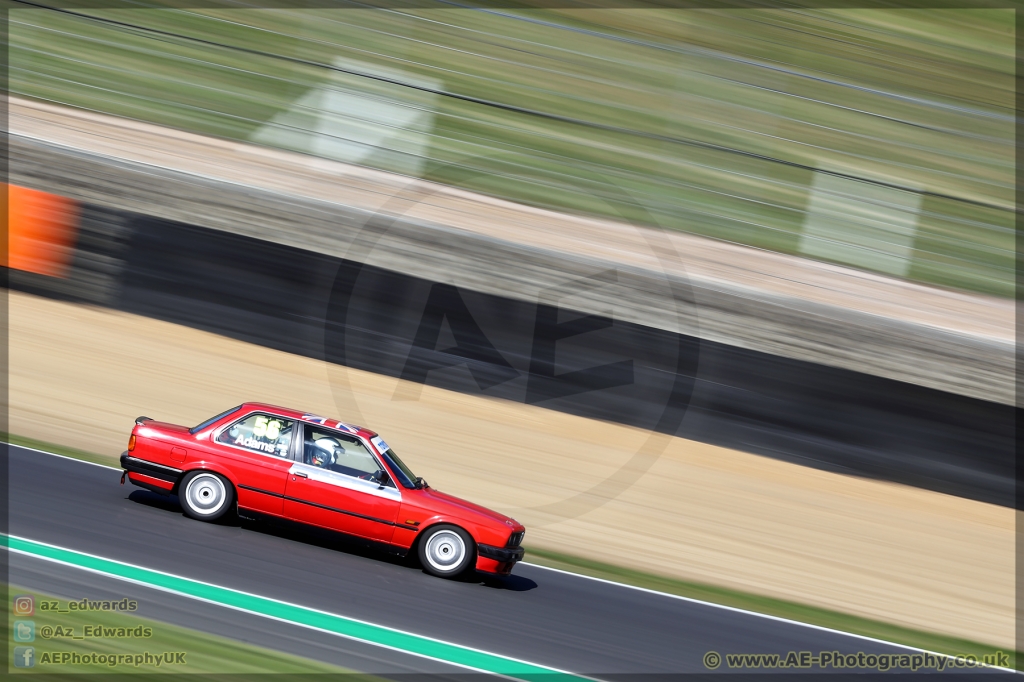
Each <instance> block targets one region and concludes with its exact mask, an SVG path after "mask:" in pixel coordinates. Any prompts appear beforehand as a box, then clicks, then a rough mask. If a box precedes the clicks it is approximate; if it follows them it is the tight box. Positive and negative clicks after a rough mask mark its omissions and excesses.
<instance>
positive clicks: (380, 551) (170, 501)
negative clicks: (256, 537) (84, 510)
mask: <svg viewBox="0 0 1024 682" xmlns="http://www.w3.org/2000/svg"><path fill="white" fill-rule="evenodd" d="M128 499H129V500H130V501H132V502H135V503H136V504H141V505H145V506H147V507H150V508H153V509H159V510H161V511H165V512H169V513H174V514H179V515H184V511H182V508H181V505H180V504H179V503H178V497H177V496H176V495H160V494H158V493H154V492H150V491H148V490H133V491H132V492H131V493H129V495H128ZM196 523H201V522H200V521H196ZM213 523H214V524H216V525H219V526H233V527H239V528H242V529H244V530H249V531H253V532H257V533H263V534H265V535H272V536H274V537H279V538H283V539H285V540H289V541H293V542H302V543H304V544H307V545H313V546H315V547H321V548H323V549H328V550H331V551H335V552H342V553H345V554H351V555H354V556H359V557H363V558H367V559H373V560H375V561H383V562H386V563H389V564H391V565H393V566H400V567H402V568H407V569H410V570H423V569H422V567H421V566H420V562H419V559H418V557H416V555H415V553H414V552H409V553H408V554H407V555H406V556H401V555H399V554H397V553H396V552H395V551H394V550H389V549H388V547H387V546H386V545H382V544H380V543H374V542H372V541H369V540H363V539H361V538H357V537H353V536H350V535H345V534H343V533H338V532H335V531H331V530H327V529H324V528H317V527H315V526H307V525H304V524H301V523H296V522H294V521H287V520H285V519H278V518H274V517H263V516H252V517H246V518H242V517H239V516H238V515H236V514H229V515H227V516H225V517H223V518H222V519H219V520H217V521H214V522H213ZM455 580H456V581H457V582H460V583H469V584H477V585H482V586H485V587H489V588H491V589H501V590H508V591H510V592H526V591H528V590H532V589H533V588H535V587H537V583H535V582H534V581H532V580H530V579H529V578H524V577H522V576H518V575H508V576H495V575H487V574H484V573H476V572H475V571H469V572H467V573H465V574H463V575H462V576H460V577H459V578H456V579H455Z"/></svg>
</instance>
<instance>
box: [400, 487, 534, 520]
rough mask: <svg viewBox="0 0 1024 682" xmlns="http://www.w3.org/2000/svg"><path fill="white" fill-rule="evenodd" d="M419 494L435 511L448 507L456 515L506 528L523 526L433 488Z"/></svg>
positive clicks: (502, 515) (507, 517)
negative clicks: (491, 522)
mask: <svg viewBox="0 0 1024 682" xmlns="http://www.w3.org/2000/svg"><path fill="white" fill-rule="evenodd" d="M419 492H420V495H421V496H422V498H424V499H423V500H422V502H423V503H425V504H429V505H430V506H431V507H433V508H434V509H435V510H440V508H442V507H447V508H448V509H449V510H450V511H451V513H452V514H454V515H459V516H466V515H471V516H475V517H477V518H479V517H481V516H482V517H484V518H486V519H487V520H489V521H494V522H496V523H500V524H502V525H505V526H512V525H513V524H514V525H515V526H519V525H521V524H519V522H518V521H516V520H515V519H513V518H511V517H509V516H505V515H504V514H499V513H498V512H496V511H491V510H490V509H488V508H487V507H481V506H480V505H479V504H473V503H472V502H469V501H467V500H464V499H462V498H461V497H455V496H454V495H449V494H448V493H443V492H441V491H440V490H434V489H433V488H424V489H423V490H421V491H419Z"/></svg>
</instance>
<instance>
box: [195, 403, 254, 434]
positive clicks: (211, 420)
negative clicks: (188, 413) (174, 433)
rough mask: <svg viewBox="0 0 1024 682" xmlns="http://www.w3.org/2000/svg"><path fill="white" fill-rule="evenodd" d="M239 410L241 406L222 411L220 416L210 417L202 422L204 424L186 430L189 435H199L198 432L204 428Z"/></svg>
mask: <svg viewBox="0 0 1024 682" xmlns="http://www.w3.org/2000/svg"><path fill="white" fill-rule="evenodd" d="M240 409H242V406H241V405H238V406H236V407H232V408H231V409H230V410H226V411H224V412H221V413H220V414H218V415H217V416H216V417H210V418H209V419H207V420H206V421H204V422H203V423H202V424H200V425H199V426H193V427H192V428H191V429H189V430H188V432H189V433H199V432H200V431H202V430H203V429H205V428H206V427H207V426H209V425H210V424H213V423H214V422H218V421H220V420H221V419H223V418H224V417H226V416H228V415H229V414H233V413H235V412H238V411H239V410H240Z"/></svg>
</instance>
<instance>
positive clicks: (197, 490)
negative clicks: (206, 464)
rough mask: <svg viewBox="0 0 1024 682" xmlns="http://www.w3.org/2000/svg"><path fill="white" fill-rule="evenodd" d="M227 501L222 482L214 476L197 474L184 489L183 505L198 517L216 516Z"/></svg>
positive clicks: (218, 477)
mask: <svg viewBox="0 0 1024 682" xmlns="http://www.w3.org/2000/svg"><path fill="white" fill-rule="evenodd" d="M227 499H228V493H227V490H225V489H224V481H222V480H221V479H220V476H217V475H216V474H199V475H198V476H195V477H193V478H192V480H191V481H189V482H188V487H186V488H185V504H187V505H188V506H189V508H190V509H191V510H192V511H193V512H195V513H196V514H199V515H200V516H210V515H211V514H216V513H217V512H219V511H220V509H221V507H223V506H224V503H225V502H226V501H227Z"/></svg>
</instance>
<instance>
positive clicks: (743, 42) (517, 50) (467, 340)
mask: <svg viewBox="0 0 1024 682" xmlns="http://www.w3.org/2000/svg"><path fill="white" fill-rule="evenodd" d="M93 5H95V3H92V4H91V5H90V4H89V3H83V4H82V5H81V6H80V7H77V6H76V5H74V4H72V3H62V4H61V5H60V6H59V7H57V6H54V7H45V6H43V4H32V5H29V4H19V3H16V4H15V6H14V9H12V10H11V11H10V15H9V16H10V24H9V32H10V91H11V98H10V101H9V108H10V112H9V115H10V121H11V123H10V128H11V161H10V164H11V166H10V177H11V185H10V187H9V192H8V201H9V216H10V221H9V229H10V232H9V261H8V265H9V268H10V269H9V273H10V282H11V294H10V414H9V418H10V425H9V431H10V433H11V434H12V438H22V439H23V440H25V439H29V440H32V441H33V442H42V443H52V444H56V445H59V446H63V447H65V448H74V449H76V450H79V451H83V452H86V453H94V454H95V455H98V456H101V457H109V458H111V461H112V460H113V458H115V457H116V456H117V455H119V454H120V452H121V449H122V448H123V442H124V440H125V439H126V438H127V434H128V431H129V429H130V426H131V423H132V419H133V418H134V417H135V416H136V415H137V414H148V415H150V416H154V417H158V418H161V419H166V420H168V421H178V422H180V423H187V424H192V423H198V422H200V421H202V420H203V419H204V418H205V417H207V416H209V415H211V414H214V413H217V412H219V411H221V410H223V409H225V408H226V407H228V406H230V405H234V404H237V403H240V402H242V401H245V400H265V401H268V402H272V403H278V404H287V405H293V406H295V407H298V408H300V409H308V410H311V411H314V412H320V413H325V414H331V415H334V416H337V417H339V418H344V419H351V420H353V421H362V422H364V423H365V424H367V425H368V426H369V427H371V428H374V429H375V430H378V431H380V432H381V433H382V434H383V435H384V436H385V437H387V438H388V440H389V442H391V443H392V444H393V445H395V447H396V449H397V450H399V451H401V452H402V456H403V458H404V459H406V460H407V461H409V462H410V464H411V465H412V466H413V468H414V469H415V470H416V471H417V473H422V474H423V475H424V476H425V477H426V478H428V480H430V481H431V483H432V484H433V485H435V486H436V487H438V488H441V489H444V490H446V491H450V492H453V493H455V494H460V495H464V496H466V497H469V498H470V499H473V500H476V501H479V502H481V503H483V504H487V505H488V506H493V507H495V508H497V509H501V510H502V511H506V512H509V513H513V514H514V515H515V516H516V517H517V518H519V519H520V520H522V521H523V522H524V523H526V525H527V527H528V528H530V531H529V532H528V539H527V547H528V551H531V550H532V551H533V552H534V554H533V556H534V557H546V558H547V559H548V560H550V561H553V562H562V564H560V565H579V562H580V561H582V560H593V559H600V560H601V561H604V562H607V563H608V564H610V565H613V566H617V567H625V568H630V569H635V570H638V571H644V572H646V573H649V574H651V575H656V576H662V577H670V578H677V579H681V580H687V581H693V582H695V583H700V584H708V585H714V586H719V587H723V588H729V589H733V590H737V591H743V592H745V593H750V594H755V595H767V596H771V597H775V598H778V599H785V600H790V601H792V602H795V603H799V604H810V605H815V606H819V607H823V608H828V609H832V610H835V611H837V612H841V613H846V614H855V615H858V616H861V617H865V618H870V619H874V620H876V621H880V622H885V623H891V624H897V625H899V626H902V627H905V628H909V629H912V630H917V631H924V632H930V633H939V634H942V635H945V636H950V637H956V638H960V639H963V640H970V641H973V642H980V643H983V644H986V645H996V646H1002V647H1012V646H1014V628H1013V606H1012V605H1013V534H1012V529H1013V521H1012V519H1013V514H1012V508H1013V504H1014V499H1013V490H1014V489H1013V476H1014V469H1013V437H1012V436H1013V428H1012V427H1013V404H1014V385H1013V373H1012V369H1013V343H1014V315H1013V302H1012V296H1013V293H1014V258H1015V255H1014V248H1015V245H1014V187H1015V186H1014V178H1015V167H1014V158H1015V147H1014V139H1015V138H1014V133H1015V129H1014V81H1013V78H1014V68H1015V64H1014V49H1015V42H1014V15H1013V13H1012V12H1011V11H1010V10H1002V9H973V10H960V9H957V10H904V9H885V10H881V9H834V10H814V11H812V10H807V9H794V10H785V11H783V10H754V9H735V10H704V9H701V10H697V9H694V10H666V9H653V8H652V9H644V8H641V7H629V8H625V7H617V8H616V7H605V8H601V7H587V8H584V7H579V8H576V7H568V6H567V7H564V8H549V9H532V8H530V6H529V4H526V5H517V6H516V7H515V8H514V9H513V8H507V9H506V8H500V7H499V8H496V7H493V6H486V5H485V6H480V7H470V6H464V7H463V6H460V7H455V6H452V5H450V4H446V3H438V4H437V5H436V6H435V5H431V4H430V3H415V4H413V5H408V6H404V5H401V4H395V5H388V6H387V7H368V6H365V5H362V4H360V5H359V6H356V5H351V6H348V5H342V4H339V5H338V6H331V7H324V8H312V9H305V8H304V9H257V8H247V7H242V6H240V5H239V4H237V3H224V5H223V6H222V7H217V6H216V4H215V3H204V9H202V10H198V9H195V10H193V9H177V8H174V7H170V6H162V5H160V4H153V5H145V6H143V5H142V4H140V3H131V4H130V5H128V4H126V5H125V6H124V7H123V8H121V7H116V6H114V4H113V3H109V4H108V5H105V6H104V8H103V9H98V8H96V7H95V6H93ZM609 272H611V273H614V274H613V275H610V276H609V275H607V274H606V273H609ZM595 278H596V279H595ZM581 282H584V283H583V284H580V283H581ZM445 287H448V288H445ZM450 291H454V292H456V293H455V294H454V298H451V297H449V298H448V299H444V300H446V301H448V303H447V304H446V305H447V307H446V308H444V311H445V312H444V314H443V315H441V314H438V315H437V316H436V320H434V322H436V325H435V326H436V329H434V331H433V337H429V335H428V337H423V336H421V335H420V334H419V331H420V330H422V329H423V328H424V325H425V324H426V322H425V320H427V318H428V317H429V314H428V311H429V310H432V308H430V306H429V305H428V303H429V302H430V301H435V302H436V301H437V300H441V299H440V298H437V299H435V296H437V297H441V296H442V294H443V292H450ZM439 292H440V293H439ZM559 309H563V310H562V312H561V313H559ZM567 311H574V312H573V313H570V312H567ZM572 314H575V315H577V316H579V315H585V316H589V317H583V318H582V319H584V320H587V319H589V320H591V323H590V326H589V328H588V326H587V324H582V325H581V326H578V327H577V328H571V329H570V328H569V327H566V328H564V329H561V330H560V329H559V326H558V325H559V324H571V323H570V322H564V320H565V319H567V317H566V316H567V315H570V316H571V315H572ZM551 315H553V316H554V317H551ZM560 315H561V317H560ZM595 316H596V317H595ZM559 319H561V320H563V322H562V323H559V322H558V320H559ZM544 320H547V322H546V324H547V325H548V327H547V329H548V332H546V334H547V335H546V336H545V333H541V329H542V326H541V325H542V323H543V321H544ZM552 320H553V322H552ZM595 320H597V321H596V322H595ZM431 324H433V322H432V323H431ZM446 325H447V326H446ZM552 325H554V326H552ZM426 326H427V327H429V326H430V325H429V324H427V325H426ZM588 329H589V330H590V331H588ZM602 330H603V331H602ZM584 331H588V333H587V334H583V333H582V332H584ZM467 335H468V336H467ZM570 337H572V338H570ZM424 338H428V341H429V343H426V345H424V342H423V339H424ZM556 342H557V349H558V355H557V356H556V355H555V350H554V349H555V348H556ZM469 347H472V349H475V350H473V352H468V351H467V348H469ZM487 347H489V348H490V350H487ZM542 348H549V349H551V350H550V356H544V357H540V355H538V353H539V352H540V351H539V349H542ZM491 351H493V353H492V352H491ZM467 352H468V353H469V354H468V355H467ZM474 353H475V355H474ZM495 353H496V355H495ZM556 357H557V362H556ZM410 358H412V360H410ZM544 358H547V359H546V360H545V359H544ZM417 362H419V363H420V364H417ZM624 362H625V363H631V364H629V367H630V373H629V374H628V376H626V375H621V376H620V375H616V376H620V379H621V380H609V379H607V377H608V376H610V375H609V374H607V373H606V374H603V375H602V374H600V372H597V373H595V372H594V371H593V368H594V367H609V366H611V365H614V364H615V363H620V364H619V365H618V367H620V368H622V367H625V365H622V364H621V363H624ZM568 372H576V375H575V377H569V378H565V377H566V373H568ZM588 372H589V374H588ZM601 377H605V378H603V379H602V378H601ZM560 378H561V381H562V383H558V380H559V379H560ZM531 382H534V383H531ZM616 382H617V383H616ZM531 386H533V388H531ZM538 387H539V388H538ZM567 387H568V388H567ZM58 422H59V423H61V424H63V426H62V428H60V429H56V430H55V429H54V427H53V425H54V424H55V423H58ZM453 439H455V440H456V441H457V444H456V443H454V442H453ZM25 442H28V441H27V440H26V441H25ZM531 543H532V544H531ZM598 546H599V547H600V556H598V555H597V550H596V549H595V547H598ZM574 561H575V562H577V563H576V564H573V563H572V562H574Z"/></svg>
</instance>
